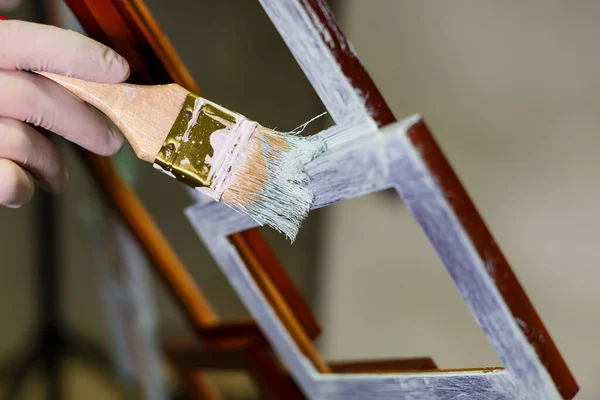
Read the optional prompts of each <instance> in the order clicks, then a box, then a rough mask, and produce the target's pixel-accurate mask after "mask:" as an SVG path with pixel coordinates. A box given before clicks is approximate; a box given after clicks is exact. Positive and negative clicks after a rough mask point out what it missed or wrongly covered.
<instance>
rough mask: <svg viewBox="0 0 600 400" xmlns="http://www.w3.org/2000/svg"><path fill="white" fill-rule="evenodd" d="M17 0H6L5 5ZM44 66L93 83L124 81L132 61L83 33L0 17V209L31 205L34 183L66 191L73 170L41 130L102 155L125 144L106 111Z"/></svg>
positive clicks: (1, 4)
mask: <svg viewBox="0 0 600 400" xmlns="http://www.w3.org/2000/svg"><path fill="white" fill-rule="evenodd" d="M8 3H14V0H0V9H1V8H3V6H4V5H8ZM28 71H44V72H53V73H56V74H60V75H64V76H70V77H75V78H79V79H84V80H88V81H91V82H103V83H118V82H123V81H125V80H126V79H127V78H128V76H129V65H128V64H127V61H125V59H123V58H122V57H121V56H119V55H118V54H117V53H115V52H114V51H113V50H111V49H109V48H107V47H105V46H104V45H102V44H100V43H97V42H95V41H93V40H91V39H89V38H87V37H85V36H83V35H80V34H78V33H76V32H73V31H68V30H64V29H60V28H57V27H52V26H45V25H40V24H35V23H30V22H23V21H0V206H5V207H10V208H18V207H21V206H22V205H24V204H26V203H28V202H29V201H30V200H31V198H32V197H33V194H34V188H35V183H37V184H38V186H39V187H40V188H42V189H43V190H46V191H49V192H51V193H60V192H62V191H63V190H64V189H65V187H66V184H67V180H68V173H67V170H66V166H65V163H64V160H63V159H62V156H61V154H60V152H59V151H58V149H57V148H56V147H55V146H54V145H53V144H52V143H51V142H50V140H49V139H47V138H46V137H45V136H44V135H43V134H42V133H40V132H39V131H38V130H37V129H36V128H35V127H40V128H43V129H46V130H48V131H51V132H54V133H56V134H58V135H60V136H62V137H63V138H65V139H67V140H69V141H71V142H73V143H75V144H77V145H79V146H81V147H83V148H85V149H87V150H89V151H91V152H94V153H96V154H99V155H104V156H110V155H113V154H114V153H116V152H117V151H118V150H119V149H120V148H121V146H122V145H123V136H122V134H121V132H120V131H119V129H118V128H117V127H116V126H115V125H114V124H113V123H112V122H111V121H110V120H109V119H108V118H107V117H105V116H104V115H103V114H102V113H100V112H99V111H98V110H96V109H95V108H93V107H92V106H90V105H88V104H86V103H84V102H82V101H81V100H79V99H78V98H76V97H75V96H73V95H72V94H71V93H69V92H68V91H66V90H65V89H64V88H62V87H61V86H59V85H58V84H56V83H54V82H52V81H50V80H49V79H47V78H45V77H43V76H41V75H38V74H34V73H32V72H28Z"/></svg>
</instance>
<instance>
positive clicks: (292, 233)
mask: <svg viewBox="0 0 600 400" xmlns="http://www.w3.org/2000/svg"><path fill="white" fill-rule="evenodd" d="M324 150H325V144H324V143H323V142H320V141H317V140H310V139H307V138H304V137H301V136H297V135H295V134H288V133H281V132H275V131H272V130H270V129H267V128H264V127H261V126H259V127H258V128H257V131H256V132H255V133H254V134H253V135H252V136H251V137H250V140H249V142H248V150H247V153H246V157H245V160H244V164H243V165H241V166H240V167H239V169H238V170H237V171H236V174H235V176H234V177H233V181H232V184H231V186H230V187H229V188H228V189H227V190H226V191H225V192H224V193H223V198H222V200H223V201H224V202H225V203H227V204H228V205H230V206H233V207H235V208H237V209H239V210H240V211H242V212H244V213H245V214H247V215H249V216H250V217H251V218H254V219H255V220H256V221H257V222H259V223H260V224H267V225H270V226H272V227H273V228H275V229H276V230H278V231H279V232H282V233H284V234H285V235H286V236H287V237H288V238H290V240H291V241H292V242H293V241H294V240H295V238H296V235H297V234H298V231H299V230H300V225H301V224H302V221H303V220H304V219H305V218H306V216H307V215H308V213H309V211H310V207H311V206H312V203H313V199H314V194H313V193H312V191H311V190H310V189H309V188H308V183H309V178H308V175H307V174H306V172H305V171H304V164H306V163H307V162H308V161H311V160H312V159H314V158H315V157H316V156H318V155H319V154H321V153H322V152H323V151H324Z"/></svg>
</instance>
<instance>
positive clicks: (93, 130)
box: [0, 22, 123, 156]
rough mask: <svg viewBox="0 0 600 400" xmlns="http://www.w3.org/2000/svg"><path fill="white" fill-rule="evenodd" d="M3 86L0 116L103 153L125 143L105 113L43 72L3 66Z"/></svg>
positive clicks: (1, 72)
mask: <svg viewBox="0 0 600 400" xmlns="http://www.w3.org/2000/svg"><path fill="white" fill-rule="evenodd" d="M1 24H2V22H0V25H1ZM0 88H2V90H0V117H7V118H12V119H17V120H19V121H23V122H27V123H30V124H33V125H35V126H41V127H43V128H45V129H47V130H49V131H52V132H54V133H56V134H58V135H60V136H62V137H64V138H65V139H67V140H69V141H71V142H73V143H75V144H77V145H79V146H81V147H83V148H85V149H87V150H89V151H92V152H94V153H97V154H100V155H104V156H110V155H113V154H115V153H116V152H117V151H118V150H119V149H120V148H121V146H122V145H123V135H122V134H121V132H120V131H119V129H118V128H117V127H116V126H115V125H114V124H113V123H112V122H111V121H110V120H109V119H108V118H107V117H106V116H104V115H103V114H102V113H100V112H99V111H98V110H96V109H95V108H94V107H92V106H90V105H89V104H87V103H84V102H83V101H81V100H80V99H78V98H77V97H75V96H73V95H72V94H71V93H69V92H68V91H66V90H64V89H63V88H62V87H61V86H59V85H57V84H56V83H54V82H52V81H50V80H49V79H47V78H45V77H43V76H40V75H37V74H33V73H31V72H22V71H2V70H0Z"/></svg>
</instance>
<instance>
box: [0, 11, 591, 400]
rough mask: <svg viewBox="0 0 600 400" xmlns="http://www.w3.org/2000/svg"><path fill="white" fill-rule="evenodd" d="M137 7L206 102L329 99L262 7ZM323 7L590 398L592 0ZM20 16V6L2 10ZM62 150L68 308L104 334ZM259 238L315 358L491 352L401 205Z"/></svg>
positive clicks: (180, 227) (309, 107) (7, 227)
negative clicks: (292, 290) (469, 210)
mask: <svg viewBox="0 0 600 400" xmlns="http://www.w3.org/2000/svg"><path fill="white" fill-rule="evenodd" d="M147 4H148V5H149V6H150V8H151V10H152V11H153V13H154V14H155V15H156V16H157V18H158V20H159V22H160V24H161V25H162V27H163V28H164V30H165V32H166V33H167V35H168V36H169V37H170V39H171V41H172V42H173V43H174V45H175V47H176V49H177V50H178V51H179V53H180V54H181V56H182V58H183V60H184V62H185V63H186V64H187V65H188V67H189V69H190V71H191V72H192V74H193V75H194V77H195V78H196V80H197V81H198V83H199V85H200V87H201V89H202V91H203V93H202V94H203V95H204V96H205V97H208V98H210V99H212V100H214V101H217V102H220V103H222V104H224V105H226V106H227V107H229V108H233V109H236V110H238V111H240V112H242V113H244V114H246V115H248V116H249V117H251V118H254V119H257V120H259V121H261V122H262V123H263V124H265V125H267V126H277V127H278V128H279V129H293V128H295V127H296V126H298V125H300V124H301V123H303V122H304V121H306V120H308V119H310V118H311V117H313V116H315V115H317V114H320V113H321V112H322V111H323V106H322V104H321V103H320V102H319V100H318V98H317V97H316V96H315V94H314V93H313V91H312V90H311V87H310V85H309V84H308V82H307V81H306V79H305V78H304V77H303V75H302V72H301V70H300V69H299V68H298V67H297V65H296V64H295V61H294V60H293V58H292V57H291V55H290V54H289V52H288V51H287V49H286V47H285V45H284V44H283V42H282V41H281V39H280V37H279V36H278V34H277V32H276V30H275V29H274V28H273V27H272V26H271V25H270V22H269V19H268V18H267V17H266V15H265V14H264V12H263V11H262V9H261V8H260V5H259V4H258V2H256V1H249V0H220V1H218V2H211V1H205V0H193V1H192V0H169V1H167V0H148V1H147ZM331 4H332V6H333V7H334V10H335V13H336V15H337V17H338V19H339V22H340V24H341V25H342V28H343V30H344V31H345V33H346V34H347V35H348V37H349V38H350V40H351V41H352V43H353V45H354V47H355V48H356V50H357V52H358V54H359V56H360V58H361V60H362V61H363V63H364V64H365V65H366V67H367V69H368V70H369V72H370V73H371V75H372V77H373V78H374V80H375V82H376V84H377V85H378V86H379V88H380V90H381V91H382V93H383V95H384V96H385V98H386V99H387V101H388V102H389V104H390V106H391V107H392V109H393V111H394V112H395V114H396V116H397V117H399V118H402V117H406V116H409V115H411V114H412V113H415V112H419V113H421V114H423V115H424V117H425V118H426V120H427V121H428V123H429V125H430V127H431V129H432V131H433V133H434V135H435V136H436V138H437V140H438V141H439V143H440V145H441V146H442V148H443V150H444V151H445V153H446V155H447V156H448V158H449V160H450V162H451V163H452V165H453V166H454V167H455V169H456V172H457V173H458V175H459V176H460V178H461V179H462V181H463V183H464V185H465V186H466V188H467V190H468V191H469V192H470V194H471V195H472V197H473V199H474V201H475V203H476V205H477V207H478V208H479V210H480V211H481V213H482V215H483V216H484V219H485V220H486V221H487V223H488V225H489V227H490V228H491V230H492V232H493V234H494V235H495V237H496V238H497V240H498V242H499V244H500V246H501V247H502V249H503V251H504V253H505V255H506V256H507V258H508V259H509V261H510V262H511V264H512V266H513V268H514V270H515V271H516V273H517V276H518V277H519V279H520V281H521V283H522V284H523V286H524V288H525V290H526V291H527V293H528V294H529V296H530V298H531V300H532V301H533V303H534V306H535V307H536V308H537V310H538V312H539V314H540V316H541V318H542V320H543V321H544V322H545V324H546V325H547V327H548V329H549V331H550V334H551V335H552V336H553V338H554V339H555V341H556V343H557V345H558V347H559V349H560V350H561V352H562V354H563V356H564V357H565V359H566V361H567V363H568V365H569V366H570V367H571V369H572V371H573V372H574V374H575V377H576V379H577V381H578V383H579V384H580V386H581V387H582V389H581V392H580V394H579V395H578V397H577V399H595V398H597V393H598V391H599V390H600V386H599V384H598V381H597V379H596V376H597V374H598V371H600V349H598V347H597V345H596V340H597V338H598V337H600V313H599V312H598V311H597V310H598V306H599V305H600V295H599V294H598V290H597V289H598V287H599V286H600V273H599V272H598V268H596V265H597V263H598V262H597V258H596V257H597V254H596V250H597V249H596V246H597V244H596V241H597V238H598V237H600V228H599V226H600V212H598V211H597V207H596V203H597V202H598V200H599V199H600V179H598V178H597V175H598V171H599V169H600V167H599V163H600V162H599V160H598V159H597V157H596V152H597V150H596V146H597V145H598V144H600V138H599V136H598V134H597V132H598V131H599V130H600V113H598V111H597V108H598V107H599V106H600V94H599V93H600V92H599V91H598V88H599V86H600V80H599V79H598V71H600V52H599V51H597V42H598V38H599V37H600V26H599V25H598V24H597V20H598V17H600V3H596V2H578V3H566V2H560V1H554V0H545V1H542V0H536V1H530V2H518V1H510V2H497V1H491V0H486V1H475V0H470V1H469V0H453V1H448V2H442V1H433V0H425V1H424V0H421V1H417V0H369V1H366V0H339V1H335V2H331ZM28 13H29V9H28V5H27V3H26V4H24V5H23V6H22V7H21V8H20V9H19V10H18V12H17V13H16V14H14V15H15V16H19V17H22V18H28V16H29V14H28ZM197 37H203V38H205V39H203V40H201V41H199V40H194V38H197ZM209 52H210V54H215V53H216V54H219V55H220V56H219V57H212V56H211V57H207V56H206V54H207V53H209ZM326 124H327V122H326V121H325V122H317V123H315V124H313V125H311V126H310V129H311V130H312V131H313V132H314V131H317V130H319V129H321V128H323V127H324V126H325V125H326ZM125 151H127V150H125ZM66 157H67V158H68V162H69V166H70V171H71V177H72V182H71V185H70V188H69V190H68V192H67V193H66V194H65V195H63V196H61V197H60V201H61V213H62V214H61V218H62V220H63V237H62V240H63V256H64V264H63V267H64V269H63V279H64V282H65V286H64V290H65V297H66V301H65V303H66V304H65V309H66V314H67V316H68V320H69V322H70V323H71V325H72V326H73V327H74V328H76V329H77V330H78V331H80V332H83V333H84V334H85V335H86V336H87V337H90V338H91V339H93V340H94V341H96V342H97V343H99V344H100V345H106V344H107V339H106V337H107V331H106V327H105V321H104V320H103V319H102V313H101V309H100V304H99V300H98V296H97V288H96V282H95V278H96V275H95V270H94V269H93V267H92V266H91V261H90V258H91V255H90V254H91V252H90V243H89V242H88V241H87V240H86V237H85V235H83V234H82V230H81V212H84V211H83V210H84V209H83V208H82V206H81V205H82V204H83V203H84V202H85V201H86V199H89V198H90V197H94V196H96V194H95V192H94V190H93V188H92V186H91V185H90V183H89V182H88V177H87V176H86V174H85V172H84V170H82V169H81V168H80V166H79V164H78V163H79V161H78V159H77V158H75V157H73V156H72V155H71V154H70V153H66ZM131 165H132V166H131V167H129V172H131V173H133V175H134V176H135V182H136V185H137V186H136V187H137V190H138V192H139V194H140V196H141V197H142V199H143V201H144V203H145V204H146V205H147V207H148V208H149V210H150V211H151V212H152V214H153V216H154V217H155V218H156V220H157V222H158V223H159V225H160V226H161V228H162V229H163V231H164V232H165V234H166V235H167V236H168V238H169V239H170V241H171V243H172V244H173V246H174V247H175V249H176V250H177V251H178V253H179V254H180V256H181V257H182V259H183V260H184V262H185V264H186V265H187V266H188V268H189V269H190V271H191V272H192V274H193V275H194V277H195V278H196V280H197V281H198V283H199V285H200V286H201V287H202V289H203V290H204V291H205V292H206V294H207V295H208V297H209V299H210V300H211V301H212V302H213V304H214V306H215V308H216V309H217V310H218V311H219V312H220V313H221V314H222V315H224V316H226V317H236V316H243V315H245V310H244V309H243V307H242V305H241V304H240V302H239V301H238V300H237V299H236V297H235V295H234V293H233V292H232V290H231V289H230V288H229V286H228V284H227V282H226V281H225V279H224V278H223V277H222V275H221V273H220V272H219V270H218V269H217V267H216V266H215V265H214V262H213V261H212V260H211V259H210V257H209V256H208V255H207V253H206V251H205V249H204V248H203V246H202V244H201V243H200V242H199V240H198V238H197V237H196V236H195V235H194V233H193V231H192V229H191V228H190V226H189V224H188V223H187V221H186V219H185V218H184V216H183V214H182V211H183V208H184V207H185V206H186V205H188V204H190V203H191V200H190V198H189V196H188V195H187V194H186V193H185V192H184V190H182V188H181V187H180V186H179V185H178V184H177V183H176V182H173V181H171V180H170V179H169V178H167V177H164V176H162V175H160V174H157V173H156V172H155V171H153V170H152V169H151V168H148V167H147V166H145V165H141V164H140V163H133V164H131ZM165 193H174V194H173V199H171V198H170V197H166V195H165ZM167 201H169V202H171V205H169V206H168V207H167V206H165V204H166V203H167ZM34 207H35V203H34V204H31V205H29V206H27V207H25V208H23V209H21V210H17V211H15V210H0V221H1V224H0V254H2V255H3V257H2V263H0V293H1V295H2V299H3V301H1V302H0V321H3V322H2V325H1V326H2V328H3V329H2V331H1V333H0V356H4V357H9V356H11V355H13V353H14V352H15V351H16V350H17V349H22V348H23V346H27V345H28V336H27V335H28V333H29V332H30V329H31V328H32V327H33V326H34V325H33V324H34V321H35V318H36V310H35V301H34V299H35V298H34V296H35V285H34V283H35V280H34V276H33V271H34V270H33V267H32V265H33V263H34V261H35V247H33V246H34V236H33V231H32V229H35V221H34V219H35V218H34ZM267 234H268V236H269V238H271V240H272V243H274V246H275V247H276V251H277V253H278V254H279V255H280V256H281V258H282V259H283V260H284V263H285V264H286V266H287V267H288V269H289V271H290V273H291V274H292V276H293V277H294V280H295V281H296V282H297V283H298V285H299V286H300V288H301V289H302V291H303V293H305V295H306V296H307V298H308V299H309V302H310V304H311V305H312V307H313V310H314V311H315V313H316V314H317V316H318V317H319V320H320V322H321V323H322V325H323V327H324V334H323V337H322V338H321V339H320V340H319V343H318V344H319V347H320V349H321V351H322V352H323V354H324V355H325V356H326V357H327V358H329V359H355V358H377V357H410V356H432V357H433V358H434V360H435V361H436V362H437V363H438V365H439V366H441V367H443V368H460V367H481V366H491V365H499V361H498V360H497V357H496V356H495V354H494V353H493V351H492V350H491V348H490V346H489V345H488V343H487V342H486V339H485V337H484V336H483V334H482V333H481V332H480V331H479V329H478V327H477V325H476V323H475V322H474V320H473V318H472V317H471V315H470V313H469V311H468V310H467V308H466V306H464V305H463V303H462V299H461V297H460V295H459V294H458V291H457V290H456V289H455V288H454V286H453V284H452V282H451V281H450V278H449V277H448V275H447V273H446V271H445V270H444V269H443V267H442V266H441V264H440V262H439V261H438V260H437V258H436V257H435V255H434V254H433V252H432V251H431V250H430V248H429V245H428V243H427V241H426V240H425V239H424V237H423V235H422V234H421V232H420V231H419V230H418V228H417V226H416V224H415V223H414V221H413V220H412V218H411V216H410V214H409V213H408V212H407V210H406V209H405V207H404V206H403V205H402V203H401V202H400V201H399V199H396V198H395V197H393V196H390V195H387V194H375V195H370V196H367V197H364V198H360V199H355V200H352V201H349V202H345V203H343V204H339V205H335V206H333V207H330V208H327V209H325V210H320V211H319V212H316V213H314V215H311V216H310V218H309V220H308V221H307V224H306V226H305V227H304V229H303V230H302V232H301V237H300V238H299V241H298V243H297V244H295V245H293V246H291V247H290V246H289V245H288V244H286V242H285V240H283V238H281V237H279V236H278V235H274V234H273V233H272V232H267ZM157 292H158V297H159V304H160V307H159V311H160V318H161V333H162V335H163V337H170V336H182V335H186V334H187V328H186V326H185V324H184V323H183V321H182V319H181V317H180V315H179V313H178V311H177V309H176V308H175V307H174V306H173V305H172V304H171V302H170V300H169V298H168V296H167V295H166V294H165V293H164V291H163V290H162V288H161V287H160V284H157ZM73 368H74V369H73V376H74V377H77V378H76V379H73V380H72V382H71V384H70V390H71V393H72V394H73V396H74V398H77V396H79V395H81V394H85V396H86V398H90V399H91V398H92V397H90V396H93V394H94V393H98V396H99V398H101V397H102V396H107V395H109V394H110V393H112V392H111V391H110V390H111V389H110V388H108V387H105V386H103V384H102V382H101V381H99V380H97V379H95V378H94V376H93V374H91V372H89V371H86V370H85V368H83V367H81V368H78V367H76V366H75V367H73ZM225 382H232V381H225ZM236 382H238V383H239V384H225V387H226V389H228V390H230V391H231V392H232V396H233V395H234V393H233V392H235V393H241V392H243V391H244V390H245V388H246V385H245V384H244V383H243V381H237V380H236ZM236 391H237V392H236ZM242 395H243V394H242ZM32 396H33V397H31V398H36V397H35V396H34V395H32Z"/></svg>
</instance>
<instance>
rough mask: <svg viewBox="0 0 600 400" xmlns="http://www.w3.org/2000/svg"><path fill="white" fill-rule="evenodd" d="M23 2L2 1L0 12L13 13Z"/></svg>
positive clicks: (21, 0)
mask: <svg viewBox="0 0 600 400" xmlns="http://www.w3.org/2000/svg"><path fill="white" fill-rule="evenodd" d="M22 2H23V0H0V10H2V11H12V10H14V9H15V8H17V6H18V5H19V4H21V3H22Z"/></svg>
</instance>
